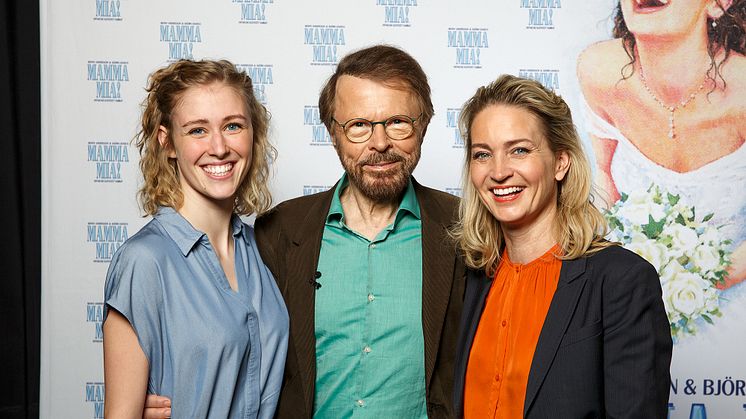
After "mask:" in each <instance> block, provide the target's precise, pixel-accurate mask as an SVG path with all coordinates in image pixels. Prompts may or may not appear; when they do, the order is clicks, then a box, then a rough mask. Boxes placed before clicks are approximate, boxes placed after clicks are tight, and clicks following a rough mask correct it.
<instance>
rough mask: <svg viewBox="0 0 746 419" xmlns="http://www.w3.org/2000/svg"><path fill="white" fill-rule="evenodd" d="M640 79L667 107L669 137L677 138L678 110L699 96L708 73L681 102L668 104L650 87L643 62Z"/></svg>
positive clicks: (656, 99) (654, 97) (649, 91)
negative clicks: (676, 118)
mask: <svg viewBox="0 0 746 419" xmlns="http://www.w3.org/2000/svg"><path fill="white" fill-rule="evenodd" d="M639 74H640V81H641V82H642V87H644V88H645V91H646V92H648V94H649V95H650V97H651V98H653V100H654V101H655V102H656V103H657V104H659V105H660V106H661V107H662V108H663V109H665V110H666V111H667V112H668V138H669V139H671V140H673V139H675V138H676V120H675V116H676V111H678V110H679V109H684V108H685V107H686V105H688V104H689V102H691V101H692V100H694V98H695V97H696V96H697V94H698V93H699V92H700V91H701V90H702V89H703V88H704V87H705V84H706V83H707V74H705V78H704V80H702V83H700V84H699V86H697V88H696V89H695V90H694V91H692V92H691V93H690V94H689V95H688V96H684V98H683V99H682V100H681V101H679V103H677V104H675V105H666V104H665V103H663V101H662V100H660V99H658V96H656V95H655V93H653V91H652V90H651V89H650V87H648V83H647V82H646V81H645V72H644V71H643V70H642V64H640V72H639Z"/></svg>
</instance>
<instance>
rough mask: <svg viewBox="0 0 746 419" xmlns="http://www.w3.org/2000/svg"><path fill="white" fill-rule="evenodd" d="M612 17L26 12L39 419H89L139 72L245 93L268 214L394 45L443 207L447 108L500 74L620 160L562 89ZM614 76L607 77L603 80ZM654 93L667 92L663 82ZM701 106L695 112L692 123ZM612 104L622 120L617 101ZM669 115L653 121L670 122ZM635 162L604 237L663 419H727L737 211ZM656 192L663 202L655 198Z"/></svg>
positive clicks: (184, 6)
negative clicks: (662, 365) (196, 64)
mask: <svg viewBox="0 0 746 419" xmlns="http://www.w3.org/2000/svg"><path fill="white" fill-rule="evenodd" d="M616 6H617V2H615V1H611V0H603V1H594V2H580V1H560V0H503V1H499V2H498V1H476V0H461V1H458V2H455V1H449V2H440V1H438V2H436V1H428V0H419V1H418V0H365V1H331V0H327V1H325V0H312V1H305V2H296V1H288V0H213V1H210V2H206V1H196V0H189V1H175V0H160V1H150V2H146V1H141V0H112V1H109V0H80V1H75V2H57V1H52V0H41V10H42V13H41V26H42V57H41V60H42V103H43V112H42V117H43V118H42V130H43V137H42V138H43V152H42V163H43V167H42V174H43V177H42V185H43V187H42V191H43V201H42V202H43V217H42V218H43V219H42V224H43V226H42V227H43V238H42V239H43V243H42V245H43V295H42V307H41V310H42V319H43V320H42V348H41V371H42V376H41V383H42V384H41V406H40V411H41V416H42V417H43V418H101V417H103V402H104V384H103V368H102V365H103V360H102V314H103V304H102V299H103V285H104V278H105V274H106V270H107V267H108V264H109V261H110V259H111V256H112V254H113V253H114V252H115V251H116V250H117V248H118V247H119V246H120V245H121V244H122V242H124V241H125V240H126V239H127V238H128V237H129V236H131V235H133V234H134V233H135V232H136V231H137V230H138V229H139V228H141V227H142V226H143V225H144V224H145V223H146V222H147V221H148V219H147V218H144V217H143V216H142V211H141V210H140V209H139V208H138V205H137V202H136V199H135V194H136V191H137V188H138V185H139V184H140V182H141V176H140V172H139V168H138V153H137V150H136V149H135V147H134V146H133V145H132V143H131V140H132V138H133V136H134V135H135V133H136V131H137V129H138V118H139V114H140V110H141V108H140V103H141V102H142V100H143V98H144V97H145V91H144V87H145V84H146V80H147V76H148V74H149V73H150V72H152V71H153V70H155V69H156V68H159V67H161V66H164V65H166V64H168V63H169V62H172V61H175V60H178V59H181V58H194V59H201V58H213V59H228V60H230V61H232V62H234V63H236V64H237V65H238V66H239V67H240V68H242V69H244V70H245V71H246V72H247V73H248V74H250V75H251V78H252V80H253V81H254V84H255V90H256V94H257V96H258V97H259V99H260V100H261V102H262V103H264V104H265V106H266V107H267V108H268V109H269V111H270V112H271V114H272V120H271V123H272V127H271V140H272V142H273V144H274V145H275V147H276V148H277V150H278V158H277V160H276V162H275V164H274V165H273V177H272V191H273V196H274V202H275V203H277V202H281V201H283V200H286V199H289V198H293V197H296V196H299V195H304V194H310V193H315V192H318V191H322V190H325V189H327V188H329V187H330V186H331V185H332V184H334V182H335V181H336V180H337V179H338V178H339V176H340V175H341V173H342V169H341V166H340V164H339V161H338V158H337V155H336V153H335V151H334V149H333V147H332V145H331V142H330V138H329V134H328V133H327V132H326V129H325V128H324V125H323V124H322V123H321V121H320V120H319V112H318V106H317V100H318V93H319V90H320V87H321V85H322V83H323V82H324V81H325V80H326V79H327V78H328V77H329V75H330V74H331V72H332V71H333V69H334V66H335V64H336V63H337V62H338V60H339V59H340V58H341V57H342V56H344V55H345V54H347V53H348V52H351V51H353V50H355V49H358V48H361V47H365V46H368V45H371V44H376V43H387V44H392V45H396V46H400V47H402V48H403V49H405V50H406V51H408V52H410V53H411V54H412V55H413V56H414V57H415V58H416V59H417V60H418V61H419V62H420V63H421V64H422V66H423V68H424V69H425V71H426V73H427V74H428V76H429V78H430V83H431V86H432V90H433V102H434V105H435V116H434V118H433V120H432V122H431V123H430V126H429V128H428V131H427V136H426V138H425V141H424V144H423V151H422V160H421V162H420V164H419V166H418V168H417V170H416V172H415V176H416V177H417V178H418V180H419V181H420V182H422V183H424V184H426V185H429V186H432V187H435V188H439V189H442V190H444V191H447V192H449V193H452V194H455V195H459V194H460V192H461V188H460V179H461V163H462V160H463V154H464V148H463V141H462V139H461V137H460V135H459V132H458V129H457V120H458V116H459V112H460V108H461V105H462V104H463V102H464V101H465V100H466V99H467V98H468V97H470V96H471V94H472V93H473V92H474V91H475V89H476V88H477V87H478V86H481V85H484V84H486V83H488V82H490V81H491V80H494V79H495V78H496V77H497V75H499V74H501V73H510V74H515V75H520V76H523V77H528V78H532V79H536V80H539V81H540V82H542V83H543V84H544V85H545V86H547V87H549V88H551V89H554V90H555V91H556V92H558V93H559V94H561V95H562V96H563V97H564V98H565V100H566V101H567V102H568V103H569V104H570V106H571V108H572V109H573V114H574V115H575V118H576V124H577V126H578V129H579V131H580V132H581V134H582V136H583V140H584V143H585V146H586V150H587V152H588V153H589V156H591V159H594V157H593V147H592V146H591V138H592V136H596V137H604V136H607V137H608V138H613V139H615V140H616V141H618V142H619V148H620V149H621V148H622V143H625V144H640V143H639V141H640V140H639V139H638V140H636V139H635V138H629V139H625V138H624V137H623V136H624V134H623V133H622V132H623V130H621V131H620V130H616V128H615V127H614V126H612V125H610V124H609V123H608V122H606V125H609V126H607V127H601V128H599V125H603V123H604V122H605V119H604V118H601V117H599V116H598V115H596V114H595V113H593V112H592V111H590V112H589V111H587V110H585V109H586V107H585V105H584V104H585V103H591V102H592V100H591V98H588V100H586V99H585V98H584V97H583V96H582V95H581V93H580V92H581V88H580V86H581V83H580V82H579V80H578V75H577V74H578V73H577V71H576V69H577V67H578V57H579V55H580V54H581V53H582V52H583V51H584V50H585V49H586V48H588V47H589V46H590V45H593V44H595V43H597V42H600V41H605V40H609V39H611V37H612V35H611V33H612V32H611V28H612V27H613V15H614V11H615V9H616ZM596 58H597V60H598V61H599V62H600V63H604V62H605V61H604V59H603V57H602V58H598V57H596ZM737 58H742V57H740V56H739V57H737ZM608 62H609V63H613V62H615V61H614V60H613V59H611V58H610V59H609V60H608ZM608 67H609V66H608V65H599V66H598V71H607V70H608ZM613 71H614V72H615V73H614V74H615V75H618V77H619V78H621V68H614V69H613ZM726 74H733V73H732V72H731V73H726ZM635 77H636V76H635ZM670 77H672V78H675V77H677V72H676V70H675V69H672V70H671V73H670ZM738 85H739V84H738V83H735V82H734V83H732V86H738ZM584 86H585V85H584ZM729 86H730V85H729ZM695 87H696V86H695ZM706 94H707V92H701V93H699V95H701V96H702V97H704V96H705V95H706ZM744 96H746V95H744V94H741V97H744ZM702 97H699V98H698V101H696V103H697V104H698V105H697V106H700V107H702V109H703V112H704V106H705V105H702V103H703V102H702V100H701V99H702ZM650 99H651V98H650V97H647V98H644V99H640V100H647V101H649V100H650ZM695 99H697V98H695ZM619 100H620V101H623V100H628V101H629V102H628V104H627V106H629V107H630V109H632V107H634V106H636V105H635V103H636V102H635V101H634V98H633V99H630V98H619ZM692 103H694V102H692ZM693 106H694V105H692V107H693ZM598 107H599V106H594V105H593V104H592V105H591V108H594V109H597V108H598ZM681 109H684V108H683V107H680V108H677V110H676V111H675V112H671V116H674V113H675V116H676V117H677V118H680V114H681V113H682V111H681ZM686 109H688V111H692V109H689V108H686ZM699 109H700V108H699V107H698V108H695V109H694V110H699ZM661 115H663V116H664V117H665V116H667V115H668V114H667V113H665V112H663V113H662V114H661ZM650 118H653V116H650ZM599 120H600V121H599ZM668 122H669V121H668V120H667V119H665V118H661V119H660V120H651V121H648V122H647V123H648V124H652V125H653V126H658V127H667V126H668ZM677 129H678V130H679V132H677V135H678V136H682V135H683V134H682V133H681V132H680V130H681V128H679V127H677ZM604 130H605V131H604ZM638 131H639V130H638ZM589 132H590V133H592V134H588V133H589ZM605 132H615V133H616V134H618V135H619V136H621V138H615V137H613V136H612V135H611V134H608V135H607V134H604V133H605ZM741 132H742V133H743V132H744V130H741ZM710 140H711V142H713V143H714V144H718V141H719V140H720V139H719V138H711V139H710ZM656 141H662V140H659V139H657V138H656ZM670 141H671V142H670V144H669V145H667V146H666V147H676V146H677V144H678V143H677V142H676V139H675V138H674V139H673V140H670ZM729 144H731V143H729ZM627 148H629V147H627ZM632 148H633V149H634V146H633V147H632ZM744 150H746V147H740V148H739V149H737V150H724V151H723V157H722V158H721V159H717V160H716V161H714V162H712V163H710V164H708V165H706V166H710V165H718V166H717V167H716V169H717V171H718V172H719V173H729V171H731V172H732V173H731V175H732V177H733V179H734V182H735V181H736V180H737V179H738V178H743V177H744V176H745V172H744V170H743V169H742V168H739V167H738V166H737V165H738V164H741V163H739V162H741V161H744V160H746V156H744V158H742V159H738V158H735V156H734V155H735V154H736V153H741V154H742V155H743V153H744ZM638 154H639V156H637V158H640V157H641V158H642V159H647V157H646V156H645V154H644V153H641V152H639V150H638ZM622 163H623V162H622ZM649 163H650V167H651V168H650V169H649V171H648V172H645V171H646V170H647V169H645V168H644V167H645V166H643V168H642V169H640V168H637V169H629V170H630V172H629V173H626V174H625V173H624V172H623V171H622V172H621V173H622V174H621V175H620V171H619V170H623V166H620V167H622V169H617V170H616V171H615V170H612V173H611V174H612V176H626V177H628V178H629V179H648V178H649V179H650V180H651V184H650V185H642V184H641V183H640V182H638V183H637V184H635V183H634V182H623V181H622V180H623V179H619V182H617V187H619V188H620V189H621V188H622V186H621V185H626V184H632V185H636V186H630V188H631V190H620V191H619V192H621V199H620V200H619V201H618V202H617V203H616V204H615V206H614V208H613V209H612V212H611V213H610V215H609V216H610V217H611V218H612V219H613V224H614V226H616V227H617V229H616V236H615V237H616V238H617V239H619V240H621V241H623V242H625V243H626V244H627V245H628V246H630V247H631V248H633V249H634V250H635V251H637V252H638V253H640V254H642V255H643V256H646V257H647V258H648V259H649V260H651V262H653V263H654V264H655V265H656V267H657V268H658V269H659V272H660V273H661V276H662V282H663V287H664V290H665V292H666V295H665V298H666V308H667V311H668V314H669V318H670V320H671V322H672V325H673V326H674V327H673V332H672V333H673V334H674V338H675V347H674V359H673V365H672V367H671V373H672V380H673V382H672V385H671V397H670V404H669V416H670V417H671V418H690V417H697V418H705V417H710V418H735V417H746V410H745V409H746V405H745V404H744V403H746V397H745V394H744V391H745V390H744V380H746V362H744V361H743V359H742V358H743V353H744V351H743V348H744V347H745V346H746V288H744V286H743V285H742V284H740V283H738V282H739V280H742V279H743V271H742V270H741V272H740V278H739V277H738V275H739V274H738V273H737V269H735V267H737V266H739V263H740V264H741V265H743V264H744V263H746V260H744V257H743V256H742V255H743V254H744V252H743V248H744V246H743V241H744V233H743V227H744V218H743V217H744V216H745V215H746V214H744V213H743V212H744V210H743V208H744V203H743V200H744V199H746V198H744V195H746V192H744V190H740V192H739V191H738V190H736V191H734V192H732V193H729V196H727V197H726V198H727V201H728V203H727V205H719V204H717V202H718V201H717V199H722V198H723V197H719V196H717V197H714V198H713V199H712V200H708V201H706V203H705V204H702V203H701V201H698V200H696V199H693V200H688V199H689V197H694V198H698V196H699V195H707V194H711V192H710V188H712V187H713V186H715V185H712V184H711V181H709V180H706V179H705V180H700V182H697V179H698V178H699V177H700V174H701V173H700V172H701V171H702V170H706V169H708V168H707V167H702V168H698V169H696V170H693V171H689V172H687V173H678V172H677V171H675V170H668V169H666V168H665V167H662V166H661V165H658V163H657V162H656V161H655V160H654V159H653V160H649ZM663 166H665V165H663ZM631 167H632V166H631ZM612 169H613V168H612ZM640 170H642V171H643V173H641V172H640ZM659 171H664V172H667V173H663V174H660V173H658V172H659ZM659 175H660V178H661V179H662V180H660V182H659V181H658V179H659ZM676 176H682V180H681V182H679V181H678V178H676ZM672 177H673V178H672ZM672 179H673V180H672ZM708 179H709V178H708ZM725 183H729V182H725ZM671 184H674V185H678V186H680V188H681V189H675V190H670V188H669V185H671ZM741 185H743V182H741ZM687 188H688V189H687ZM739 200H740V201H739ZM733 202H735V205H734V204H733ZM702 205H705V206H706V205H715V208H714V209H712V210H710V209H709V208H705V209H702V208H700V206H702ZM649 216H650V217H652V218H648V217H649ZM652 221H654V223H653V222H652ZM739 255H740V257H739ZM741 269H742V268H741ZM732 272H735V273H733V274H732V275H731V273H732ZM722 279H729V281H728V282H727V284H723V281H722Z"/></svg>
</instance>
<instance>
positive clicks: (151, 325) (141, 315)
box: [104, 242, 163, 370]
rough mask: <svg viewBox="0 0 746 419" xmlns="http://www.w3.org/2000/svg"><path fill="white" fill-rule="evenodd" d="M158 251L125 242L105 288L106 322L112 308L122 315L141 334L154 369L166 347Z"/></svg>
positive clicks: (108, 274)
mask: <svg viewBox="0 0 746 419" xmlns="http://www.w3.org/2000/svg"><path fill="white" fill-rule="evenodd" d="M157 254H158V251H157V249H149V248H148V246H144V243H142V242H134V243H125V244H124V245H122V247H121V248H120V249H119V250H118V251H117V253H115V254H114V257H113V258H112V260H111V265H109V271H108V272H107V274H106V285H105V286H104V301H105V304H104V321H106V316H107V314H108V310H109V309H114V310H116V311H118V312H119V313H121V314H122V315H123V316H124V317H125V318H127V320H128V321H129V323H130V324H131V325H132V328H133V329H134V331H135V334H136V335H137V339H138V341H139V343H140V347H141V348H142V350H143V352H144V353H145V356H146V357H147V358H148V361H149V363H150V368H151V370H152V369H153V368H154V365H153V363H154V362H156V363H157V362H159V361H160V358H161V356H160V354H161V348H162V344H163V342H162V337H163V334H162V330H161V328H162V327H163V324H162V321H161V320H162V316H161V310H160V308H161V307H162V303H163V290H162V288H161V266H160V264H159V262H158V260H157V256H156V255H157Z"/></svg>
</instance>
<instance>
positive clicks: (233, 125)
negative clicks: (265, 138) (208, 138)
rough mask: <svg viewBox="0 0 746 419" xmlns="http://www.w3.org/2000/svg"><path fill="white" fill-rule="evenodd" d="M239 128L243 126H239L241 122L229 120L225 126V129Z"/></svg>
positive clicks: (234, 129) (237, 129)
mask: <svg viewBox="0 0 746 419" xmlns="http://www.w3.org/2000/svg"><path fill="white" fill-rule="evenodd" d="M241 128H243V126H241V124H239V123H237V122H231V123H230V124H228V125H226V126H225V130H226V131H239V130H241Z"/></svg>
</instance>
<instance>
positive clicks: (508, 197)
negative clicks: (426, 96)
mask: <svg viewBox="0 0 746 419" xmlns="http://www.w3.org/2000/svg"><path fill="white" fill-rule="evenodd" d="M460 123H461V130H462V134H463V135H464V137H465V140H466V162H465V176H464V199H463V200H462V202H461V208H460V211H461V222H460V224H459V225H458V226H457V228H456V229H455V230H454V231H453V235H454V237H455V238H456V239H457V241H458V243H459V245H460V247H461V249H462V250H463V252H464V255H465V259H466V262H467V264H468V265H469V266H470V267H471V268H473V269H474V271H473V272H472V273H471V274H470V275H469V277H468V279H467V285H466V287H467V288H466V296H465V301H464V312H463V315H462V320H461V334H460V342H459V349H458V352H457V354H456V377H455V385H454V388H455V394H454V399H455V400H454V401H455V408H456V414H457V415H458V416H459V417H461V416H463V417H465V418H480V419H481V418H520V417H525V418H549V417H551V418H581V417H593V418H600V417H614V418H627V417H629V418H638V419H639V418H662V417H665V416H666V409H667V402H668V391H669V385H670V374H669V365H670V361H671V349H672V342H671V335H670V330H669V323H668V319H667V318H666V312H665V309H664V306H663V300H662V299H661V286H660V282H659V279H658V276H657V274H656V272H655V269H654V268H653V266H651V265H650V264H649V263H648V262H646V261H645V260H644V259H642V258H640V257H638V256H637V255H635V254H634V253H632V252H630V251H627V250H625V249H623V248H621V247H619V246H616V245H614V244H613V243H609V242H607V241H605V240H604V239H603V236H604V234H605V232H606V223H605V220H604V218H603V216H602V215H601V213H600V212H599V211H598V210H597V209H596V208H595V207H594V206H593V204H592V202H591V180H590V179H591V171H590V166H589V163H588V160H587V158H586V156H585V154H584V152H583V148H582V146H581V144H580V140H579V138H578V135H577V133H576V131H575V127H574V126H573V123H572V117H571V114H570V109H569V108H568V107H567V104H565V102H564V101H563V100H562V98H560V97H559V96H557V95H555V94H554V93H553V92H551V91H549V90H547V89H545V88H544V87H542V86H541V85H540V84H539V83H536V82H534V81H530V80H525V79H521V78H517V77H513V76H509V75H503V76H501V77H499V78H498V79H497V80H495V81H494V82H492V83H490V84H489V85H487V86H484V87H481V88H479V89H478V90H477V92H476V93H475V94H474V96H473V97H472V98H471V99H469V100H468V101H467V102H466V104H465V105H464V108H463V109H462V113H461V121H460Z"/></svg>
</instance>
